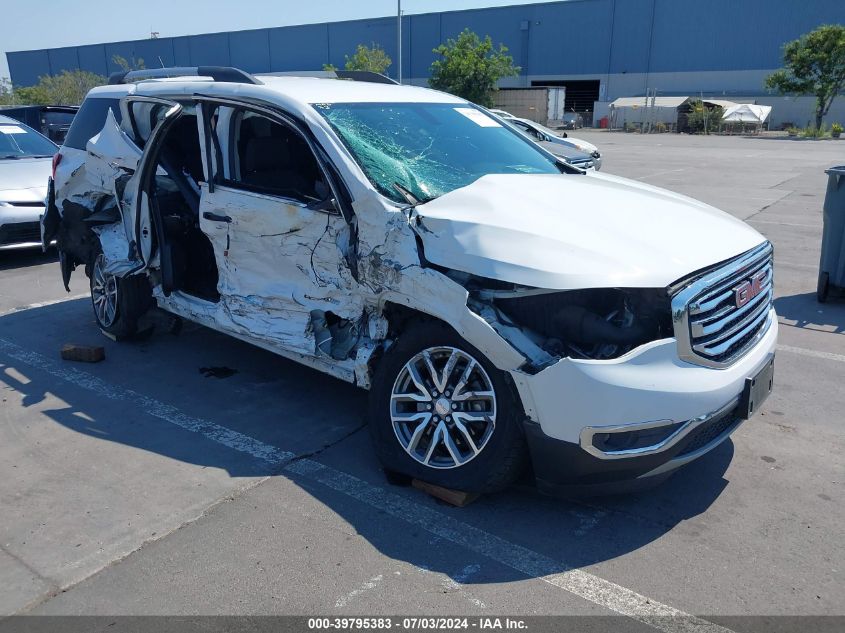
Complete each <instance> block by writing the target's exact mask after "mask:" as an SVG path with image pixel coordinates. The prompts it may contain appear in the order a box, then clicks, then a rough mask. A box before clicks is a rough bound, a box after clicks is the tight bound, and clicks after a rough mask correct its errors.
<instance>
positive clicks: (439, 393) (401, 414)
mask: <svg viewBox="0 0 845 633" xmlns="http://www.w3.org/2000/svg"><path fill="white" fill-rule="evenodd" d="M369 410H370V413H369V427H370V435H371V436H372V438H373V447H374V448H375V450H376V454H377V455H378V457H379V460H380V461H381V463H382V465H383V466H384V468H385V470H386V471H387V472H388V474H392V475H396V474H399V475H403V476H407V477H411V478H412V479H419V480H421V481H426V482H429V483H432V484H436V485H438V486H445V487H446V488H453V489H455V490H465V491H468V492H492V491H495V490H501V489H502V488H504V487H506V486H507V485H508V484H509V483H511V482H512V481H514V479H516V478H517V477H518V476H519V474H520V472H521V471H522V468H523V466H524V464H525V458H526V452H525V436H524V434H523V431H522V421H523V420H524V419H525V412H524V410H523V408H522V403H521V402H520V400H519V396H518V394H517V393H516V389H515V387H514V385H513V384H512V383H511V381H510V377H509V376H508V375H507V374H506V373H505V372H503V371H502V370H500V369H498V368H497V367H496V366H495V365H493V364H492V363H491V362H490V361H489V360H488V359H487V358H486V357H485V356H484V355H483V354H482V353H481V352H480V351H478V350H477V349H476V348H475V347H473V346H472V345H470V344H469V343H468V342H467V341H465V340H464V339H463V338H462V337H461V336H460V335H459V334H458V333H457V332H455V330H454V329H452V328H451V327H449V326H448V325H446V324H445V323H443V322H442V321H436V320H431V319H427V318H421V319H420V320H419V321H416V322H415V321H411V322H408V323H405V324H403V326H402V329H401V333H400V334H399V336H398V337H397V340H396V341H395V342H394V344H393V345H390V346H389V347H388V348H387V349H386V350H385V352H384V356H383V357H382V358H381V359H380V361H379V363H378V366H377V368H376V371H375V373H374V374H373V381H372V386H371V388H370V408H369Z"/></svg>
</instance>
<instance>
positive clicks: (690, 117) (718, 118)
mask: <svg viewBox="0 0 845 633" xmlns="http://www.w3.org/2000/svg"><path fill="white" fill-rule="evenodd" d="M689 105H690V111H689V114H687V125H689V131H690V134H712V133H714V132H718V131H719V126H720V125H721V123H722V117H723V116H725V109H724V108H723V107H722V106H713V107H708V106H707V105H706V104H705V103H704V102H703V101H701V99H696V100H695V101H690V104H689Z"/></svg>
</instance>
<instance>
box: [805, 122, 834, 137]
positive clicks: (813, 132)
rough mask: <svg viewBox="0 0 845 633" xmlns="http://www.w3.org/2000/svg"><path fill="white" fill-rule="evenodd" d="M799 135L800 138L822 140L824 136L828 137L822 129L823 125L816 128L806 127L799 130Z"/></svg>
mask: <svg viewBox="0 0 845 633" xmlns="http://www.w3.org/2000/svg"><path fill="white" fill-rule="evenodd" d="M800 134H801V137H802V138H824V137H825V136H828V132H827V130H825V129H824V124H822V126H821V127H818V128H817V127H813V126H812V125H808V126H807V127H805V128H804V129H803V130H801V133H800Z"/></svg>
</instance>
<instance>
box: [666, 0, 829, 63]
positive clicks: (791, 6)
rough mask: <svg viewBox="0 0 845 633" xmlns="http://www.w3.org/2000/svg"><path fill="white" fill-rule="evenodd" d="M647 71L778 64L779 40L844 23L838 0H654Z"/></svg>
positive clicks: (782, 40)
mask: <svg viewBox="0 0 845 633" xmlns="http://www.w3.org/2000/svg"><path fill="white" fill-rule="evenodd" d="M655 1H656V10H655V17H654V36H653V44H652V55H651V59H652V61H651V69H650V70H651V72H684V71H687V72H689V71H700V70H756V69H764V68H777V67H779V66H780V65H781V62H782V54H781V53H782V51H781V47H782V46H783V44H784V42H787V41H789V40H793V39H796V38H797V37H799V36H800V35H801V34H802V33H806V32H808V31H811V30H813V29H814V28H816V27H817V26H819V25H820V24H831V23H843V22H845V2H843V1H842V0H806V1H801V0H742V1H741V2H738V1H737V0H708V1H707V2H678V1H677V0H655Z"/></svg>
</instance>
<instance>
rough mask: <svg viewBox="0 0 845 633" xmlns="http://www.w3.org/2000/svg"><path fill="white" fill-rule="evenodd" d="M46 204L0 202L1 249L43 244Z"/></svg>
mask: <svg viewBox="0 0 845 633" xmlns="http://www.w3.org/2000/svg"><path fill="white" fill-rule="evenodd" d="M43 213H44V205H43V204H41V205H28V206H17V205H11V204H8V203H3V202H0V251H2V250H9V249H16V248H32V247H35V246H41V226H40V224H39V222H40V219H41V215H42V214H43Z"/></svg>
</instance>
